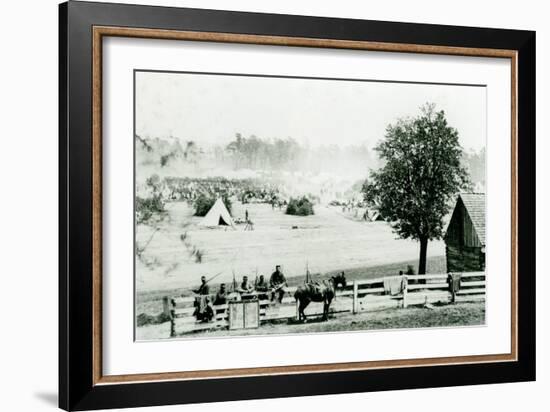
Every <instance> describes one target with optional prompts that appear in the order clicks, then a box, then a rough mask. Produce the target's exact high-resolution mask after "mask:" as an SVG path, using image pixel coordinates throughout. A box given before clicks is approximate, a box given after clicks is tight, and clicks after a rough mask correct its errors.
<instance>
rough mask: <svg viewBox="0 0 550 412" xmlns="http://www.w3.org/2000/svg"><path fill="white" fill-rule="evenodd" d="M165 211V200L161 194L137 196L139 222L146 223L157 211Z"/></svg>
mask: <svg viewBox="0 0 550 412" xmlns="http://www.w3.org/2000/svg"><path fill="white" fill-rule="evenodd" d="M162 212H164V201H163V200H162V196H161V195H160V194H158V193H157V194H154V195H153V196H151V197H147V198H143V197H136V220H137V223H146V222H147V221H148V220H149V219H151V217H153V215H154V214H155V213H162Z"/></svg>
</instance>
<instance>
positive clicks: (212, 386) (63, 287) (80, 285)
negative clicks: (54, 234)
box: [59, 1, 535, 410]
mask: <svg viewBox="0 0 550 412" xmlns="http://www.w3.org/2000/svg"><path fill="white" fill-rule="evenodd" d="M59 16H60V24H59V56H60V57H59V88H60V103H59V105H60V108H59V125H60V130H59V139H60V140H59V154H60V156H59V204H60V207H59V221H60V223H59V232H60V236H59V238H60V244H59V393H60V396H59V406H60V407H61V408H63V409H65V410H89V409H103V408H116V407H137V406H153V405H168V404H179V403H192V402H219V401H226V400H238V399H259V398H270V397H289V396H306V395H321V394H335V393H351V392H359V391H379V390H393V389H405V388H425V387H440V386H451V385H470V384H485V383H499V382H516V381H528V380H534V379H535V33H534V32H530V31H516V30H504V29H485V28H466V27H455V26H440V25H427V24H409V23H390V22H379V21H362V20H352V19H333V18H318V17H305V16H290V15H271V14H257V13H242V12H228V11H214V10H200V9H181V8H168V7H150V6H134V5H120V4H107V3H86V2H73V1H71V2H68V3H63V4H61V5H60V8H59ZM106 36H115V37H133V38H154V39H172V40H195V41H204V42H210V41H215V42H223V43H245V44H261V45H279V46H288V47H295V46H300V47H319V48H330V49H353V50H371V51H372V50H379V51H391V52H399V53H422V54H443V55H458V56H483V57H498V58H503V59H510V60H511V64H512V79H511V83H512V86H513V87H512V90H511V92H512V99H511V101H512V106H511V108H510V121H511V130H512V157H511V159H510V162H511V168H512V176H511V180H512V216H511V219H510V224H511V227H512V244H511V250H512V280H511V281H512V285H511V286H512V287H511V290H512V296H511V297H510V299H511V308H512V313H511V319H512V325H511V330H512V335H511V337H510V339H511V348H512V350H511V352H510V353H509V354H496V355H479V356H461V357H447V358H425V359H414V360H399V359H394V360H386V361H368V362H353V363H337V364H334V363H333V364H328V363H327V364H316V365H288V366H282V367H281V366H273V367H267V368H242V369H223V370H214V371H212V370H206V371H194V372H193V371H188V372H185V371H183V372H166V373H155V374H142V375H118V376H103V374H102V350H101V348H102V305H101V304H102V296H101V286H102V273H101V265H102V233H101V232H102V203H101V200H102V181H104V180H105V179H108V176H104V175H103V174H102V170H101V161H102V157H101V156H102V152H101V150H102V122H101V117H102V105H101V103H102V96H101V93H102V88H101V85H102V82H101V80H102V79H101V74H102V73H101V62H102V47H101V46H102V39H103V38H104V37H106Z"/></svg>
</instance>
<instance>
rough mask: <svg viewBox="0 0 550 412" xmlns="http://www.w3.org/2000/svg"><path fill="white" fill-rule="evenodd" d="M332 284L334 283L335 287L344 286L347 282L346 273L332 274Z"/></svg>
mask: <svg viewBox="0 0 550 412" xmlns="http://www.w3.org/2000/svg"><path fill="white" fill-rule="evenodd" d="M332 284H333V285H334V287H335V288H338V286H341V287H342V288H345V287H346V285H347V282H346V275H345V274H344V272H342V273H339V274H337V275H335V276H333V277H332Z"/></svg>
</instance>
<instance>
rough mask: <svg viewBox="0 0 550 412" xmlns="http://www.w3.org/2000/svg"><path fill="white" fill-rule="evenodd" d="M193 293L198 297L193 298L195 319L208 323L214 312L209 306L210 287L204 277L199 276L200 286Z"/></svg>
mask: <svg viewBox="0 0 550 412" xmlns="http://www.w3.org/2000/svg"><path fill="white" fill-rule="evenodd" d="M193 292H194V293H196V294H197V295H199V296H197V297H195V312H194V315H195V317H196V318H197V320H199V321H203V322H208V321H210V320H211V319H212V318H213V317H214V311H213V309H212V307H211V306H210V287H209V286H208V283H207V281H206V276H201V285H200V286H199V288H198V289H194V290H193Z"/></svg>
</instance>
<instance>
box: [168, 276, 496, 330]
mask: <svg viewBox="0 0 550 412" xmlns="http://www.w3.org/2000/svg"><path fill="white" fill-rule="evenodd" d="M392 278H394V279H397V281H398V282H402V285H403V287H402V291H401V292H400V293H398V294H396V295H391V294H387V291H386V288H385V287H384V280H385V279H388V278H377V279H367V280H355V281H352V282H349V283H348V284H347V286H346V288H344V289H338V290H337V291H336V297H335V299H334V300H333V301H332V304H331V306H330V313H331V314H335V313H342V312H350V313H359V312H364V311H374V310H382V309H387V308H392V307H395V308H406V307H407V306H409V305H422V304H429V303H436V302H444V303H449V302H451V303H455V302H463V301H472V300H483V299H485V273H484V272H469V273H463V274H461V282H460V290H459V291H458V292H457V293H453V292H452V291H451V288H450V287H449V280H448V275H447V274H428V275H403V276H394V277H392ZM418 280H424V281H425V283H422V284H419V283H414V282H416V281H418ZM285 290H286V293H285V296H284V298H283V301H282V302H281V303H278V302H277V303H275V302H271V300H270V294H267V293H257V294H256V293H253V294H248V295H246V294H245V295H241V296H242V298H243V299H258V302H259V306H260V323H262V322H270V321H276V320H283V319H293V318H296V319H297V316H298V311H297V305H296V301H295V299H294V292H295V291H296V287H288V288H286V289H285ZM212 298H213V296H212ZM194 302H195V298H194V297H193V296H188V297H176V298H172V299H170V298H169V297H167V296H165V297H164V298H163V307H164V314H165V315H166V316H167V317H168V318H169V319H170V322H171V328H170V329H171V332H170V336H176V334H177V333H178V334H179V333H185V332H194V331H201V330H207V329H216V328H226V327H228V325H229V321H228V316H229V304H223V305H214V306H212V308H213V311H214V318H213V319H212V321H210V322H198V321H197V320H196V319H195V317H194V316H193V313H194V311H195V307H194ZM322 314H323V304H322V303H316V302H312V303H311V304H310V305H309V306H308V307H307V309H306V315H307V316H308V317H309V316H321V315H322Z"/></svg>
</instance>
